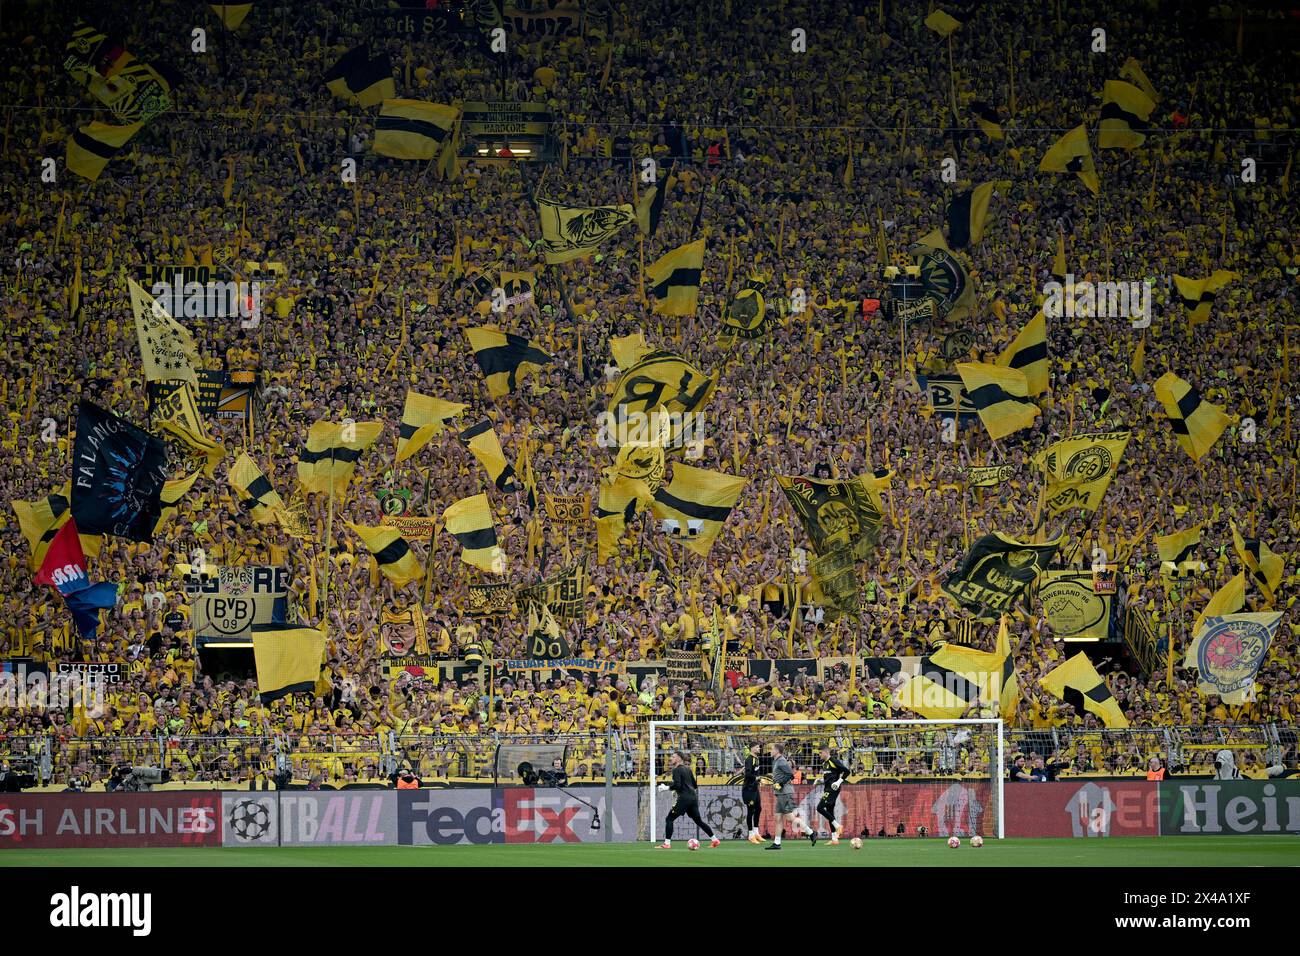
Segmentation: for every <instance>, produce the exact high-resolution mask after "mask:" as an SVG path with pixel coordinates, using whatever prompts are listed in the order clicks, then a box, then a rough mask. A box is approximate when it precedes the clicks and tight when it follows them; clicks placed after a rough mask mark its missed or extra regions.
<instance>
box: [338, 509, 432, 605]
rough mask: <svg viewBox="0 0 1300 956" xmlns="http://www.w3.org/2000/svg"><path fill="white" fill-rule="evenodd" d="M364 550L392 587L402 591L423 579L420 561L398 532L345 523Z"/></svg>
mask: <svg viewBox="0 0 1300 956" xmlns="http://www.w3.org/2000/svg"><path fill="white" fill-rule="evenodd" d="M347 526H348V527H349V528H351V529H352V531H353V532H354V533H355V534H356V536H357V537H358V538H360V539H361V541H362V543H363V544H365V546H366V550H367V551H369V552H370V553H371V554H373V555H374V556H375V562H376V563H377V564H378V565H379V570H380V571H382V572H383V573H384V577H386V578H388V580H390V581H392V582H393V587H395V588H404V587H406V586H407V585H408V584H410V583H411V582H412V581H418V580H419V579H420V578H422V577H424V568H422V567H421V566H420V559H419V558H417V557H416V556H415V555H414V554H413V553H412V552H411V546H410V545H409V544H407V542H406V539H405V538H403V537H402V534H401V532H400V531H398V530H397V529H396V528H394V527H392V526H391V525H373V526H372V525H362V524H353V523H352V522H351V521H349V522H347Z"/></svg>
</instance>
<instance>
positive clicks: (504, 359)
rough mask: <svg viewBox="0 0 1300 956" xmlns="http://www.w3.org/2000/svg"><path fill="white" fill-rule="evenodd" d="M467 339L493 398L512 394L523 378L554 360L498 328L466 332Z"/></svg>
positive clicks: (524, 340) (536, 347)
mask: <svg viewBox="0 0 1300 956" xmlns="http://www.w3.org/2000/svg"><path fill="white" fill-rule="evenodd" d="M465 337H466V338H467V339H469V347H470V348H471V349H473V350H474V361H475V362H477V363H478V367H479V368H480V369H482V371H483V377H484V378H486V379H487V387H488V394H489V395H491V396H492V397H493V398H501V397H502V396H503V395H508V394H509V393H510V392H513V391H514V390H515V388H516V387H518V385H519V382H520V381H521V380H522V379H524V378H526V377H527V376H528V375H529V374H530V373H532V372H536V371H537V370H538V369H540V368H541V367H542V366H543V365H549V364H550V363H551V361H552V358H551V356H550V355H548V354H547V353H546V352H544V351H542V349H540V348H539V347H538V346H537V345H535V344H534V343H532V342H530V341H528V339H526V338H524V337H523V336H522V335H515V334H513V333H511V332H502V331H501V330H500V329H498V328H496V327H495V326H489V325H485V326H481V327H479V328H474V329H466V330H465Z"/></svg>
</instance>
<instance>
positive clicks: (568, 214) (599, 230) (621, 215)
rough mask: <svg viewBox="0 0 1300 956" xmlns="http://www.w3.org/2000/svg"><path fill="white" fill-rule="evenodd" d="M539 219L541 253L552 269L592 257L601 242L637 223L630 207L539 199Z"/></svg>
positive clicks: (628, 205)
mask: <svg viewBox="0 0 1300 956" xmlns="http://www.w3.org/2000/svg"><path fill="white" fill-rule="evenodd" d="M537 215H538V217H539V218H540V219H541V222H542V243H541V245H542V252H543V253H544V254H545V255H546V261H547V263H549V264H552V265H553V264H555V263H559V262H568V261H570V260H571V259H581V258H584V257H585V256H589V255H591V254H592V253H593V252H595V251H596V249H597V247H599V246H600V244H601V243H602V242H604V241H605V240H606V239H608V238H609V237H610V236H612V235H614V233H616V232H618V231H619V230H620V229H622V228H623V227H624V226H626V225H628V224H629V223H632V222H635V221H636V211H635V210H634V209H633V208H632V204H631V203H624V204H623V205H621V206H566V205H564V204H563V203H558V202H553V201H551V200H550V199H540V198H539V199H538V200H537Z"/></svg>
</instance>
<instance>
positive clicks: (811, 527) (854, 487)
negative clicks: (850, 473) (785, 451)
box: [776, 475, 886, 560]
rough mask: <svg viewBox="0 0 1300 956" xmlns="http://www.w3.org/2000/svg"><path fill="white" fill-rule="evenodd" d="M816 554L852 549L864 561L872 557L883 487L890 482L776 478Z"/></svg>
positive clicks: (863, 478) (782, 476)
mask: <svg viewBox="0 0 1300 956" xmlns="http://www.w3.org/2000/svg"><path fill="white" fill-rule="evenodd" d="M776 480H777V484H779V485H780V486H781V490H782V491H783V492H785V496H786V498H787V499H788V500H789V502H790V506H791V507H792V508H794V512H795V514H796V515H798V516H799V523H800V524H802V525H803V528H804V531H806V532H807V533H808V538H809V540H810V541H812V546H813V550H814V551H816V552H817V553H818V554H827V553H829V552H830V551H832V550H834V549H835V548H837V547H840V546H842V545H850V546H851V547H852V549H853V556H854V557H855V558H856V559H858V560H862V559H863V558H865V557H867V555H868V554H870V553H871V549H872V548H873V547H874V546H875V543H876V539H877V537H878V536H879V534H880V526H881V523H882V520H883V515H882V510H883V509H882V508H881V501H880V491H879V486H880V484H882V483H883V482H884V481H885V480H886V479H877V478H868V477H867V476H865V475H859V476H858V477H856V478H853V479H851V480H849V481H818V480H817V479H815V478H802V477H798V478H796V477H789V476H786V475H777V476H776Z"/></svg>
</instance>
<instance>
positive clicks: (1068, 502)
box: [1033, 432, 1130, 518]
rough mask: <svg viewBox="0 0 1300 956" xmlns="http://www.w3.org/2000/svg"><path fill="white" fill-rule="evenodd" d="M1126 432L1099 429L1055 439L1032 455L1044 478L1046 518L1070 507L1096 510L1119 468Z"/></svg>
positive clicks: (1125, 443)
mask: <svg viewBox="0 0 1300 956" xmlns="http://www.w3.org/2000/svg"><path fill="white" fill-rule="evenodd" d="M1129 434H1130V433H1129V432H1098V433H1094V434H1091V435H1080V436H1078V437H1077V438H1066V439H1065V440H1063V441H1058V442H1055V443H1054V444H1051V445H1049V446H1048V447H1046V448H1044V449H1043V450H1042V451H1040V452H1039V453H1038V454H1037V455H1035V456H1034V458H1033V462H1034V464H1035V465H1036V466H1037V467H1038V469H1039V470H1040V471H1042V473H1043V475H1044V477H1045V478H1046V479H1047V497H1046V503H1045V508H1046V511H1047V516H1048V517H1049V518H1052V517H1055V516H1056V515H1059V514H1061V513H1062V512H1064V511H1069V510H1070V509H1071V508H1078V509H1080V510H1081V511H1096V510H1097V508H1098V507H1099V506H1100V505H1101V499H1102V498H1103V497H1104V496H1105V494H1106V489H1107V488H1109V487H1110V482H1111V479H1112V478H1114V477H1115V473H1116V471H1117V470H1118V468H1119V463H1120V459H1122V458H1123V457H1124V449H1125V448H1127V447H1128V440H1129Z"/></svg>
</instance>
